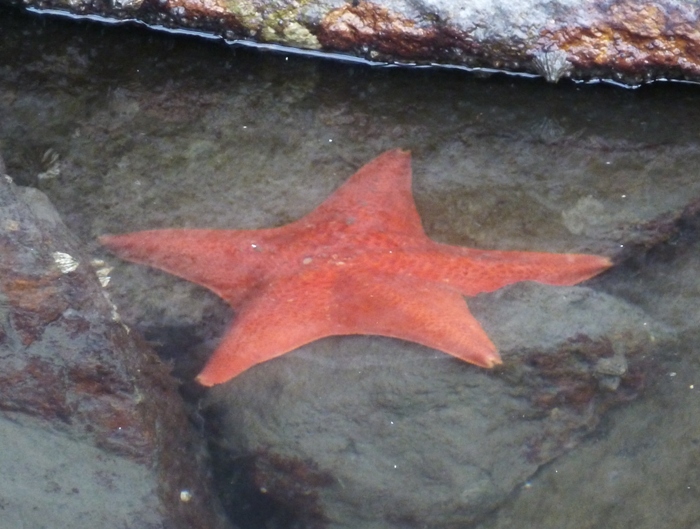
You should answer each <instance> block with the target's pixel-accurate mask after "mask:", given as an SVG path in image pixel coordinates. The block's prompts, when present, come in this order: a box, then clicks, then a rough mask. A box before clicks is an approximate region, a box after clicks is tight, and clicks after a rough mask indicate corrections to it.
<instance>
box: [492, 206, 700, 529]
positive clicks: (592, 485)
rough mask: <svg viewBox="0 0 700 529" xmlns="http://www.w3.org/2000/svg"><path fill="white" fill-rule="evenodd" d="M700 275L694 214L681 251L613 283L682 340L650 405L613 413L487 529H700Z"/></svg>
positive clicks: (659, 252) (651, 390) (653, 378)
mask: <svg viewBox="0 0 700 529" xmlns="http://www.w3.org/2000/svg"><path fill="white" fill-rule="evenodd" d="M642 264H643V266H640V265H642ZM699 269H700V216H698V215H697V214H696V215H695V216H694V217H689V218H685V219H684V220H683V226H682V229H681V230H680V232H679V234H678V235H677V236H676V237H675V238H674V239H673V241H670V242H669V243H668V244H663V245H659V247H657V248H655V249H654V250H652V251H651V252H649V253H648V254H647V255H645V256H644V257H643V258H640V259H639V260H633V261H632V262H629V263H627V264H626V265H625V266H623V267H621V268H620V270H619V271H616V272H615V273H614V275H615V276H617V277H616V278H615V280H614V281H611V282H610V283H608V287H609V289H610V290H612V291H613V292H615V293H616V294H617V295H618V296H620V297H623V298H628V299H630V300H631V301H633V302H635V303H637V304H639V305H640V306H641V307H643V308H644V309H645V310H646V311H647V312H648V313H649V314H651V315H652V316H653V317H654V318H655V319H656V320H657V321H661V322H664V323H665V324H667V325H670V326H672V328H674V329H675V330H676V332H677V335H676V339H675V340H674V341H673V342H671V343H669V344H667V346H666V347H665V351H664V352H663V354H662V355H659V361H658V363H657V366H656V369H655V370H654V371H653V372H650V373H649V377H648V379H649V382H648V384H647V386H648V387H647V390H646V391H645V394H644V396H643V398H641V399H639V400H638V401H636V402H634V403H631V404H630V405H628V406H624V407H621V408H619V409H617V410H614V411H612V412H611V413H610V415H609V416H608V417H606V420H605V423H606V424H605V427H603V428H601V429H600V430H599V432H598V433H597V434H596V435H595V437H594V438H591V439H587V440H586V441H585V442H583V443H582V444H581V445H580V446H579V447H578V449H577V450H575V451H572V452H570V453H569V455H568V456H567V457H566V458H561V459H559V460H557V461H556V462H555V463H554V464H552V465H549V466H546V467H544V468H543V469H542V471H541V472H540V473H539V474H538V476H537V479H536V480H533V481H532V482H530V483H528V484H527V486H525V487H523V488H522V489H521V490H519V491H518V493H517V494H515V495H514V496H513V497H512V498H511V501H509V502H508V504H507V505H506V506H505V507H504V508H503V509H501V510H500V512H498V513H495V514H494V516H493V517H491V519H489V520H487V521H486V523H484V524H483V526H479V527H482V528H483V529H507V528H511V527H538V528H539V529H582V528H594V527H611V528H616V527H635V528H637V529H656V528H658V527H695V526H697V520H698V519H700V503H699V502H698V501H697V489H696V483H697V482H698V480H699V479H700V454H699V453H698V450H697V445H698V442H699V440H700V421H698V420H697V417H698V416H700V399H699V398H698V391H700V384H699V383H698V381H699V380H700V354H698V346H697V344H698V341H699V340H700V329H698V325H697V322H698V321H700V284H699V283H698V279H697V278H698V270H699ZM542 513H547V515H546V516H543V515H542Z"/></svg>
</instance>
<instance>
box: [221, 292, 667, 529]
mask: <svg viewBox="0 0 700 529" xmlns="http://www.w3.org/2000/svg"><path fill="white" fill-rule="evenodd" d="M470 304H471V306H472V307H473V308H474V312H475V315H476V316H477V318H478V319H479V320H480V321H482V322H483V323H484V326H485V328H486V330H487V332H490V333H491V335H492V337H493V338H494V341H495V343H496V344H497V345H498V346H499V347H500V349H501V352H502V355H503V359H504V365H503V366H502V367H499V368H497V369H494V370H484V369H480V368H476V367H474V366H470V365H467V364H465V363H462V362H460V361H458V360H455V359H453V358H451V357H448V356H447V355H443V354H441V353H438V352H435V351H432V350H429V349H426V348H423V347H421V346H418V345H415V344H410V343H405V342H402V341H398V340H392V339H388V338H379V337H337V338H331V339H326V340H322V341H320V342H316V343H314V344H311V345H309V346H306V347H303V348H301V349H299V350H297V351H295V352H293V353H290V354H288V355H285V356H284V357H281V358H279V359H276V360H275V361H272V362H268V363H265V364H262V365H260V366H256V367H255V368H253V369H251V370H250V371H249V372H246V373H244V374H243V375H241V376H239V377H238V378H236V379H234V380H233V381H231V382H229V383H226V384H223V385H221V386H217V387H215V388H213V389H212V391H211V392H210V394H209V397H208V407H209V410H208V414H209V417H210V421H212V423H213V424H215V427H213V431H214V441H215V443H216V444H217V445H218V449H217V461H218V462H219V463H218V464H219V465H224V466H225V465H226V462H232V461H233V462H237V463H234V464H231V465H230V466H229V467H228V468H227V472H226V473H225V475H226V476H227V480H228V481H227V482H226V485H225V486H224V485H220V486H224V490H226V493H225V494H226V495H227V496H234V491H236V490H238V491H239V492H240V491H245V490H250V489H251V488H255V489H257V490H258V492H259V494H260V495H261V496H264V497H267V498H268V499H271V500H272V501H274V502H277V503H278V504H281V505H284V506H286V507H287V508H290V509H291V510H292V512H295V513H297V515H298V516H299V517H300V518H301V519H302V520H303V522H304V524H305V527H315V526H317V525H318V526H321V524H322V523H325V524H327V525H325V526H327V527H332V528H336V527H337V528H340V527H368V528H377V529H379V528H382V529H386V528H391V527H396V528H399V527H405V526H406V525H407V524H410V525H411V526H416V527H435V528H439V527H458V526H464V525H466V524H469V523H473V522H474V521H476V520H478V519H479V518H481V517H483V516H484V515H486V514H487V513H488V512H490V511H491V510H493V509H495V508H496V507H498V506H499V505H500V504H502V503H503V502H504V501H505V499H506V498H507V497H508V496H509V495H510V494H511V493H512V491H513V490H514V489H516V488H517V487H519V486H521V485H522V484H523V483H524V482H525V481H526V480H527V479H528V478H529V477H531V476H532V475H533V474H534V473H535V472H536V471H537V469H538V468H539V467H540V465H542V464H544V463H547V462H548V461H551V460H552V459H553V458H555V457H557V456H558V455H561V454H562V453H564V452H565V451H567V450H569V449H571V448H572V447H573V446H575V445H576V443H577V442H578V440H579V439H580V438H581V436H582V435H583V434H585V433H586V432H589V431H591V429H592V428H593V427H594V426H595V425H596V424H597V422H598V420H599V419H600V416H601V413H602V412H603V411H605V410H606V409H607V408H608V407H609V406H610V405H612V404H614V403H615V402H620V401H625V400H628V399H630V398H633V397H634V396H635V395H636V394H637V392H638V391H639V389H640V387H641V380H642V379H641V374H642V372H643V364H644V363H645V362H647V361H648V359H647V358H646V357H647V355H648V354H649V353H650V352H651V351H652V350H653V348H654V346H655V344H658V341H659V340H661V339H662V337H663V336H664V335H665V333H664V331H663V330H661V329H660V327H659V326H658V325H656V324H654V323H653V322H652V321H651V320H650V319H649V317H648V316H646V315H645V314H643V313H642V312H640V311H639V310H637V309H634V308H633V307H631V306H630V305H627V304H625V303H620V302H619V301H616V300H615V299H613V298H611V297H609V296H606V295H604V294H600V293H596V292H595V291H593V290H590V289H587V288H584V287H571V288H554V287H545V286H542V285H535V284H521V285H517V286H513V287H509V288H506V289H503V290H501V291H499V292H498V293H496V294H492V295H482V296H479V297H478V298H476V299H474V300H471V303H470ZM532 307H538V308H541V310H538V311H533V310H532ZM613 349H615V350H616V351H617V353H615V352H614V351H613ZM614 354H618V355H624V356H625V357H626V361H627V362H628V363H629V368H628V369H627V370H625V372H624V373H620V384H619V386H618V387H617V388H616V389H610V388H609V387H607V386H606V385H604V384H601V383H600V380H599V377H598V373H596V365H597V363H598V362H599V361H600V360H601V358H605V357H612V356H613V355H614ZM261 388H264V389H261ZM243 462H244V463H243ZM231 476H237V480H234V481H233V483H234V484H233V485H231V483H232V481H231ZM237 501H238V502H239V503H238V504H236V502H235V501H232V502H231V504H229V506H228V507H229V509H230V510H231V511H233V512H234V513H235V512H236V510H237V509H238V510H241V509H243V508H244V505H241V499H240V498H238V499H237ZM438 506H439V507H438Z"/></svg>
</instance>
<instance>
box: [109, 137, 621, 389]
mask: <svg viewBox="0 0 700 529" xmlns="http://www.w3.org/2000/svg"><path fill="white" fill-rule="evenodd" d="M100 241H101V242H102V244H104V245H105V246H106V247H107V248H109V249H110V250H111V251H113V252H114V253H116V254H117V255H119V256H120V257H122V258H124V259H127V260H129V261H134V262H137V263H143V264H146V265H149V266H153V267H156V268H160V269H162V270H165V271H166V272H170V273H171V274H175V275H177V276H179V277H182V278H184V279H187V280H189V281H192V282H194V283H198V284H200V285H203V286H205V287H207V288H209V289H210V290H212V291H214V292H215V293H216V294H218V295H219V296H220V297H222V298H223V299H224V300H226V301H227V302H228V303H230V304H231V306H232V307H234V309H235V310H237V311H238V312H237V314H236V318H235V321H234V323H233V325H232V327H231V329H230V330H229V331H228V333H227V334H226V336H225V337H224V339H223V340H222V342H221V344H220V345H219V347H218V348H217V349H216V351H215V352H214V354H213V356H212V357H211V359H210V360H209V362H208V363H207V365H206V366H205V367H204V369H203V370H202V372H201V373H200V374H199V376H198V377H197V380H198V381H199V382H200V383H201V384H203V385H205V386H212V385H215V384H220V383H222V382H226V381H227V380H229V379H231V378H233V377H235V376H237V375H239V374H241V373H242V372H243V371H245V370H247V369H249V368H250V367H252V366H254V365H256V364H258V363H261V362H265V361H267V360H270V359H271V358H275V357H277V356H280V355H283V354H285V353H287V352H289V351H291V350H293V349H296V348H298V347H300V346H302V345H304V344H306V343H309V342H312V341H314V340H318V339H319V338H323V337H326V336H332V335H341V334H377V335H383V336H391V337H395V338H401V339H404V340H410V341H413V342H418V343H420V344H423V345H427V346H428V347H432V348H434V349H439V350H440V351H444V352H445V353H449V354H451V355H453V356H456V357H457V358H461V359H462V360H464V361H466V362H471V363H472V364H476V365H479V366H483V367H492V366H494V365H495V364H499V363H501V358H500V356H499V355H498V352H497V351H496V347H495V346H494V344H493V343H492V342H491V340H490V339H489V338H488V336H487V335H486V333H485V332H484V330H483V329H482V328H481V325H480V324H479V323H478V322H477V321H476V319H474V317H473V316H472V315H471V313H470V312H469V309H468V307H467V304H466V302H465V301H464V298H463V297H462V296H463V295H465V296H474V295H476V294H479V293H481V292H491V291H494V290H497V289H499V288H501V287H503V286H505V285H509V284H511V283H515V282H518V281H528V280H531V281H539V282H541V283H546V284H550V285H574V284H576V283H579V282H581V281H584V280H586V279H589V278H590V277H593V276H594V275H596V274H598V273H600V272H602V271H603V270H605V269H606V268H608V267H610V266H611V263H610V261H609V260H608V259H607V258H605V257H599V256H595V255H583V254H552V253H536V252H504V251H487V250H476V249H471V248H465V247H460V246H450V245H446V244H439V243H436V242H434V241H431V240H430V239H429V238H428V237H427V236H426V234H425V232H424V231H423V227H422V226H421V221H420V218H419V216H418V211H417V210H416V206H415V203H414V201H413V196H412V193H411V160H410V153H409V152H406V151H402V150H393V151H389V152H386V153H384V154H382V155H381V156H379V157H377V158H376V159H374V160H372V161H371V162H369V163H368V164H366V165H365V166H364V167H362V168H361V169H360V170H359V171H358V172H357V173H355V174H354V175H353V176H352V177H351V178H350V179H349V180H348V181H347V182H346V183H345V184H344V185H342V186H341V187H340V188H339V189H338V190H337V191H336V192H335V193H334V194H333V195H331V196H330V197H329V198H328V199H327V200H326V201H325V202H323V203H322V204H321V205H320V206H318V207H317V208H316V209H315V210H314V211H312V212H311V213H309V214H308V215H306V216H305V217H303V218H301V219H300V220H298V221H296V222H293V223H291V224H288V225H286V226H282V227H279V228H271V229H262V230H152V231H142V232H136V233H128V234H124V235H112V236H103V237H101V238H100Z"/></svg>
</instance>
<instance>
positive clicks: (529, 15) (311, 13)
mask: <svg viewBox="0 0 700 529" xmlns="http://www.w3.org/2000/svg"><path fill="white" fill-rule="evenodd" d="M2 1H3V2H4V3H8V4H12V3H14V0H2ZM25 5H28V6H31V7H32V8H33V9H34V10H36V11H38V12H50V13H51V14H60V13H57V11H56V10H60V11H62V12H64V13H65V14H71V15H74V16H84V15H93V14H98V15H101V16H104V17H109V18H111V19H113V20H114V21H119V20H124V19H129V20H133V19H135V20H139V21H141V22H144V23H146V24H149V25H151V26H152V27H157V28H161V29H162V28H169V29H187V30H194V31H199V32H202V33H203V34H208V35H212V34H214V35H220V36H223V37H225V38H226V39H227V40H229V41H234V42H247V43H258V44H281V45H284V46H289V47H291V48H298V49H301V50H314V51H321V52H328V53H343V54H347V55H348V56H353V57H360V58H363V59H368V60H370V61H381V62H398V63H406V64H415V63H428V64H442V65H449V66H459V67H465V68H475V69H483V68H486V69H494V68H495V69H499V70H508V71H512V72H521V73H532V74H538V75H541V76H543V77H544V78H545V79H546V80H548V81H550V82H557V81H558V80H559V79H560V78H562V77H568V76H571V77H574V78H579V79H590V78H599V77H602V78H610V79H614V80H615V81H617V82H621V83H627V84H639V83H640V82H644V81H649V80H652V79H658V78H669V77H671V78H684V79H696V80H697V79H698V78H699V77H700V30H698V27H697V19H698V9H699V8H698V6H696V5H695V4H692V3H681V2H678V1H677V0H650V1H646V2H638V1H636V0H615V1H613V2H608V3H604V4H603V3H601V2H595V1H590V0H582V1H579V2H564V1H561V0H550V1H542V0H520V1H517V2H477V1H468V2H456V1H455V0H421V1H418V2H414V1H407V0H382V1H379V0H377V1H374V2H370V1H365V0H361V1H353V2H339V1H337V0H315V1H313V2H297V1H294V0H283V1H277V0H276V1H274V2H272V1H266V0H242V1H238V2H228V3H227V2H223V1H221V0H119V1H115V2H111V3H104V2H95V1H94V0H27V1H26V2H25Z"/></svg>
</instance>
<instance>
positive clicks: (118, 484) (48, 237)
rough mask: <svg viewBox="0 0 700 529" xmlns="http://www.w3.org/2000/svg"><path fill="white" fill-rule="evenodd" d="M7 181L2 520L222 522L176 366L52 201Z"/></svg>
mask: <svg viewBox="0 0 700 529" xmlns="http://www.w3.org/2000/svg"><path fill="white" fill-rule="evenodd" d="M0 178H2V180H0V432H1V433H0V437H2V439H3V446H4V447H6V448H7V447H10V449H3V450H2V451H1V453H0V474H2V475H3V476H4V479H3V484H2V485H0V497H3V503H2V512H3V515H2V517H3V520H5V521H9V522H8V523H9V525H5V523H4V522H3V526H7V527H19V526H25V527H40V526H47V525H50V526H53V527H74V528H86V529H87V528H90V529H94V528H95V527H118V526H119V527H121V526H129V527H144V528H159V527H172V528H182V529H191V528H207V529H209V528H212V527H224V525H221V524H220V522H219V521H218V517H217V514H216V510H215V508H213V507H212V505H216V502H215V501H212V497H211V496H210V493H209V489H208V485H207V479H206V474H205V472H203V471H202V470H201V460H202V453H201V447H200V445H199V441H198V440H197V438H196V437H195V436H194V435H193V434H192V432H191V431H190V426H189V422H188V420H187V417H186V415H185V412H184V409H183V405H182V403H181V400H180V398H179V395H178V393H177V391H176V388H175V386H174V384H173V382H172V380H171V378H170V376H169V374H168V370H167V369H166V367H165V366H164V365H162V364H161V363H160V362H159V361H158V360H157V358H156V357H155V356H154V354H153V353H152V352H151V350H150V349H148V348H147V347H145V346H144V345H143V344H139V343H138V342H137V341H136V340H135V339H134V338H133V337H132V336H130V335H129V332H128V329H126V328H125V327H124V326H123V325H121V324H120V323H119V321H118V318H117V316H116V313H115V311H114V309H113V307H112V306H111V304H110V303H109V301H108V300H107V298H106V297H105V296H104V294H103V291H102V288H101V286H100V284H99V282H98V279H97V277H96V275H95V272H94V270H93V268H92V266H91V265H90V262H89V259H88V258H87V256H86V255H84V254H83V253H82V251H81V248H80V246H79V244H78V243H77V241H76V240H75V239H74V238H73V237H72V236H71V235H70V233H69V232H68V231H67V229H66V228H65V226H64V225H63V223H62V222H61V221H60V219H59V218H58V215H57V214H56V213H55V211H54V210H53V208H52V206H51V205H50V203H49V202H48V200H47V199H46V197H45V196H44V195H43V194H42V193H40V192H38V191H36V190H33V189H28V188H25V189H22V188H18V187H17V186H15V185H14V184H13V183H12V182H11V180H10V179H9V177H6V176H0ZM8 476H9V477H10V478H9V479H8ZM13 520H16V521H17V523H16V524H13V523H12V521H13Z"/></svg>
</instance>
